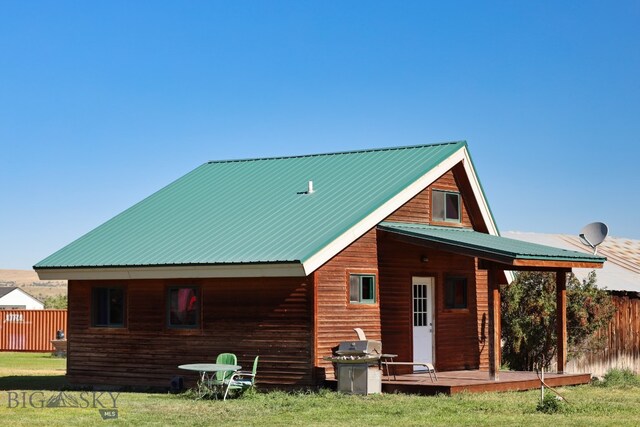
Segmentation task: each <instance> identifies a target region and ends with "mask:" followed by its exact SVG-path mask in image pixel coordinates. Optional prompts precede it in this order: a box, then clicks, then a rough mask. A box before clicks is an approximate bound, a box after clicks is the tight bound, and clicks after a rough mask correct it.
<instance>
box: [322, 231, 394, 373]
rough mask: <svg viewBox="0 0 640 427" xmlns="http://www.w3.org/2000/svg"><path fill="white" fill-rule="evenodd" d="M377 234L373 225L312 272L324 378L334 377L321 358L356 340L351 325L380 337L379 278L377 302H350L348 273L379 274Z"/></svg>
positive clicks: (374, 337) (373, 337)
mask: <svg viewBox="0 0 640 427" xmlns="http://www.w3.org/2000/svg"><path fill="white" fill-rule="evenodd" d="M376 235H377V231H376V229H375V228H374V229H372V230H370V231H369V232H367V233H366V234H364V235H363V236H362V237H360V238H359V239H358V240H356V241H355V242H354V243H353V244H351V245H350V246H349V247H347V248H345V249H344V250H343V251H342V252H340V253H339V254H338V255H336V256H335V257H333V258H332V259H331V260H330V261H328V262H327V263H326V264H325V265H323V266H322V267H320V268H319V269H318V270H317V271H316V272H315V282H316V297H315V300H316V304H317V306H316V313H317V318H316V334H315V335H316V340H317V341H316V348H317V352H316V365H317V366H318V367H320V368H321V370H324V372H325V375H326V376H327V378H333V367H332V365H331V363H330V362H326V361H324V360H322V357H324V356H331V354H332V352H331V348H332V347H335V346H336V345H338V344H339V343H340V342H341V341H346V340H353V339H356V334H355V332H354V331H353V328H356V327H359V328H362V330H363V331H364V332H365V334H366V335H367V338H368V339H374V340H379V339H380V338H381V335H380V304H379V301H380V293H379V289H380V288H381V287H382V286H385V285H384V283H383V282H382V281H381V280H380V279H379V278H378V280H377V283H376V292H378V297H377V298H376V304H350V303H349V279H348V276H349V274H351V273H372V274H376V275H377V274H378V268H377V265H378V258H377V257H378V255H377V240H376Z"/></svg>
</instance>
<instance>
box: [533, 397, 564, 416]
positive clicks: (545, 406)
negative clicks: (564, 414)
mask: <svg viewBox="0 0 640 427" xmlns="http://www.w3.org/2000/svg"><path fill="white" fill-rule="evenodd" d="M536 409H537V410H538V411H539V412H544V413H545V414H555V413H557V412H561V411H562V410H563V409H564V403H563V402H562V400H561V399H560V398H559V397H556V396H555V395H554V394H551V393H546V394H545V395H544V399H542V402H540V403H538V406H537V407H536Z"/></svg>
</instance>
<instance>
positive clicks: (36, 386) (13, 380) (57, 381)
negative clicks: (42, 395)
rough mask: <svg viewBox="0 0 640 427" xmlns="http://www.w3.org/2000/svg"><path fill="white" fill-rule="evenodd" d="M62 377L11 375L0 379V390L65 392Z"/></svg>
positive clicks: (65, 386)
mask: <svg viewBox="0 0 640 427" xmlns="http://www.w3.org/2000/svg"><path fill="white" fill-rule="evenodd" d="M67 389H69V385H68V383H67V379H66V377H65V376H64V375H12V376H7V377H0V390H67Z"/></svg>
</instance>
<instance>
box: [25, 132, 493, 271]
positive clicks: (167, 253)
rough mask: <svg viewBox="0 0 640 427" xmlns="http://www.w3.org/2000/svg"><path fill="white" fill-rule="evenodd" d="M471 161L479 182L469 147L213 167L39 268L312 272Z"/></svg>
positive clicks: (194, 173)
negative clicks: (292, 268)
mask: <svg viewBox="0 0 640 427" xmlns="http://www.w3.org/2000/svg"><path fill="white" fill-rule="evenodd" d="M465 159H467V160H468V161H466V162H465V167H466V168H467V167H468V168H470V170H471V174H472V175H473V176H472V177H471V178H470V180H471V181H474V182H477V177H475V173H474V172H473V167H472V166H471V164H470V160H469V159H468V153H467V151H466V143H465V142H452V143H443V144H434V145H422V146H412V147H400V148H389V149H377V150H365V151H354V152H344V153H333V154H322V155H310V156H298V157H282V158H268V159H254V160H238V161H220V162H208V163H206V164H204V165H202V166H200V167H198V168H196V169H195V170H193V171H192V172H190V173H188V174H187V175H185V176H183V177H182V178H180V179H178V180H176V181H175V182H173V183H172V184H170V185H168V186H167V187H165V188H163V189H161V190H160V191H158V192H156V193H154V194H153V195H151V196H149V197H148V198H146V199H144V200H143V201H141V202H139V203H138V204H136V205H134V206H133V207H131V208H129V209H127V210H126V211H124V212H122V213H121V214H119V215H117V216H116V217H114V218H112V219H111V220H109V221H107V222H106V223H104V224H103V225H101V226H99V227H98V228H96V229H94V230H93V231H91V232H89V233H87V234H86V235H84V236H82V237H81V238H79V239H78V240H76V241H75V242H73V243H71V244H69V245H68V246H66V247H64V248H63V249H61V250H59V251H58V252H56V253H54V254H53V255H51V256H49V257H47V258H46V259H44V260H43V261H41V262H39V263H38V264H36V265H35V266H34V268H35V269H36V270H38V272H39V274H40V275H41V276H42V274H41V271H42V270H43V269H53V268H57V269H59V268H64V269H69V268H72V269H78V268H122V267H129V268H146V267H159V266H165V267H166V266H206V265H217V266H220V265H227V266H228V265H233V264H241V265H251V264H267V263H285V264H286V263H300V264H302V265H303V270H304V272H303V274H309V273H310V272H312V271H314V270H315V269H316V268H318V267H319V266H320V265H322V264H323V263H324V262H326V261H327V260H328V259H330V258H331V257H332V256H333V255H335V254H336V253H337V252H339V251H340V250H342V249H344V247H346V246H347V245H348V244H350V243H351V242H353V241H354V240H355V239H357V238H358V237H360V236H361V235H362V234H364V233H365V232H366V231H368V230H369V229H371V228H372V227H373V226H375V225H376V224H377V223H378V222H380V221H382V220H383V219H384V218H385V217H386V216H388V215H389V214H390V213H392V212H393V211H394V210H395V209H397V208H398V207H399V206H401V205H402V204H403V203H405V202H406V201H407V200H409V199H410V198H411V197H413V196H415V194H417V193H418V192H419V191H421V190H422V189H424V188H426V186H427V185H429V184H430V183H431V182H433V181H434V180H435V179H436V178H437V177H438V176H440V175H442V174H443V173H444V172H446V171H447V170H448V169H450V168H451V167H453V166H454V165H455V164H457V163H459V162H461V161H463V160H465ZM308 181H313V185H314V190H315V191H314V192H313V193H312V194H305V191H306V189H307V182H308ZM478 185H479V184H478ZM479 193H480V194H481V189H480V190H479ZM476 196H477V195H476ZM480 197H481V198H482V195H480ZM481 202H482V203H485V204H486V202H485V201H484V200H482V201H481ZM487 212H488V210H487ZM487 215H488V217H487V218H485V220H486V222H489V223H491V224H493V220H492V218H490V213H488V214H487ZM493 227H494V228H495V226H494V225H493ZM203 274H204V273H203ZM259 274H262V275H264V272H262V273H259ZM47 277H49V278H51V277H53V276H47Z"/></svg>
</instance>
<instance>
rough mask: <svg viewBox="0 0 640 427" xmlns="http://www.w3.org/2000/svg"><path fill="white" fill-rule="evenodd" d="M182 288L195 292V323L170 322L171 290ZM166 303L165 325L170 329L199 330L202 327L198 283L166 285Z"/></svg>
mask: <svg viewBox="0 0 640 427" xmlns="http://www.w3.org/2000/svg"><path fill="white" fill-rule="evenodd" d="M183 288H191V289H193V290H194V291H195V294H196V301H197V305H196V316H195V318H196V323H195V325H173V324H172V323H171V291H173V290H178V289H183ZM165 299H166V304H165V310H166V312H165V327H166V328H167V329H170V330H187V331H193V330H200V329H201V328H202V319H201V314H202V289H201V288H200V286H198V285H191V284H184V285H179V284H176V285H170V286H167V289H166V298H165Z"/></svg>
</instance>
